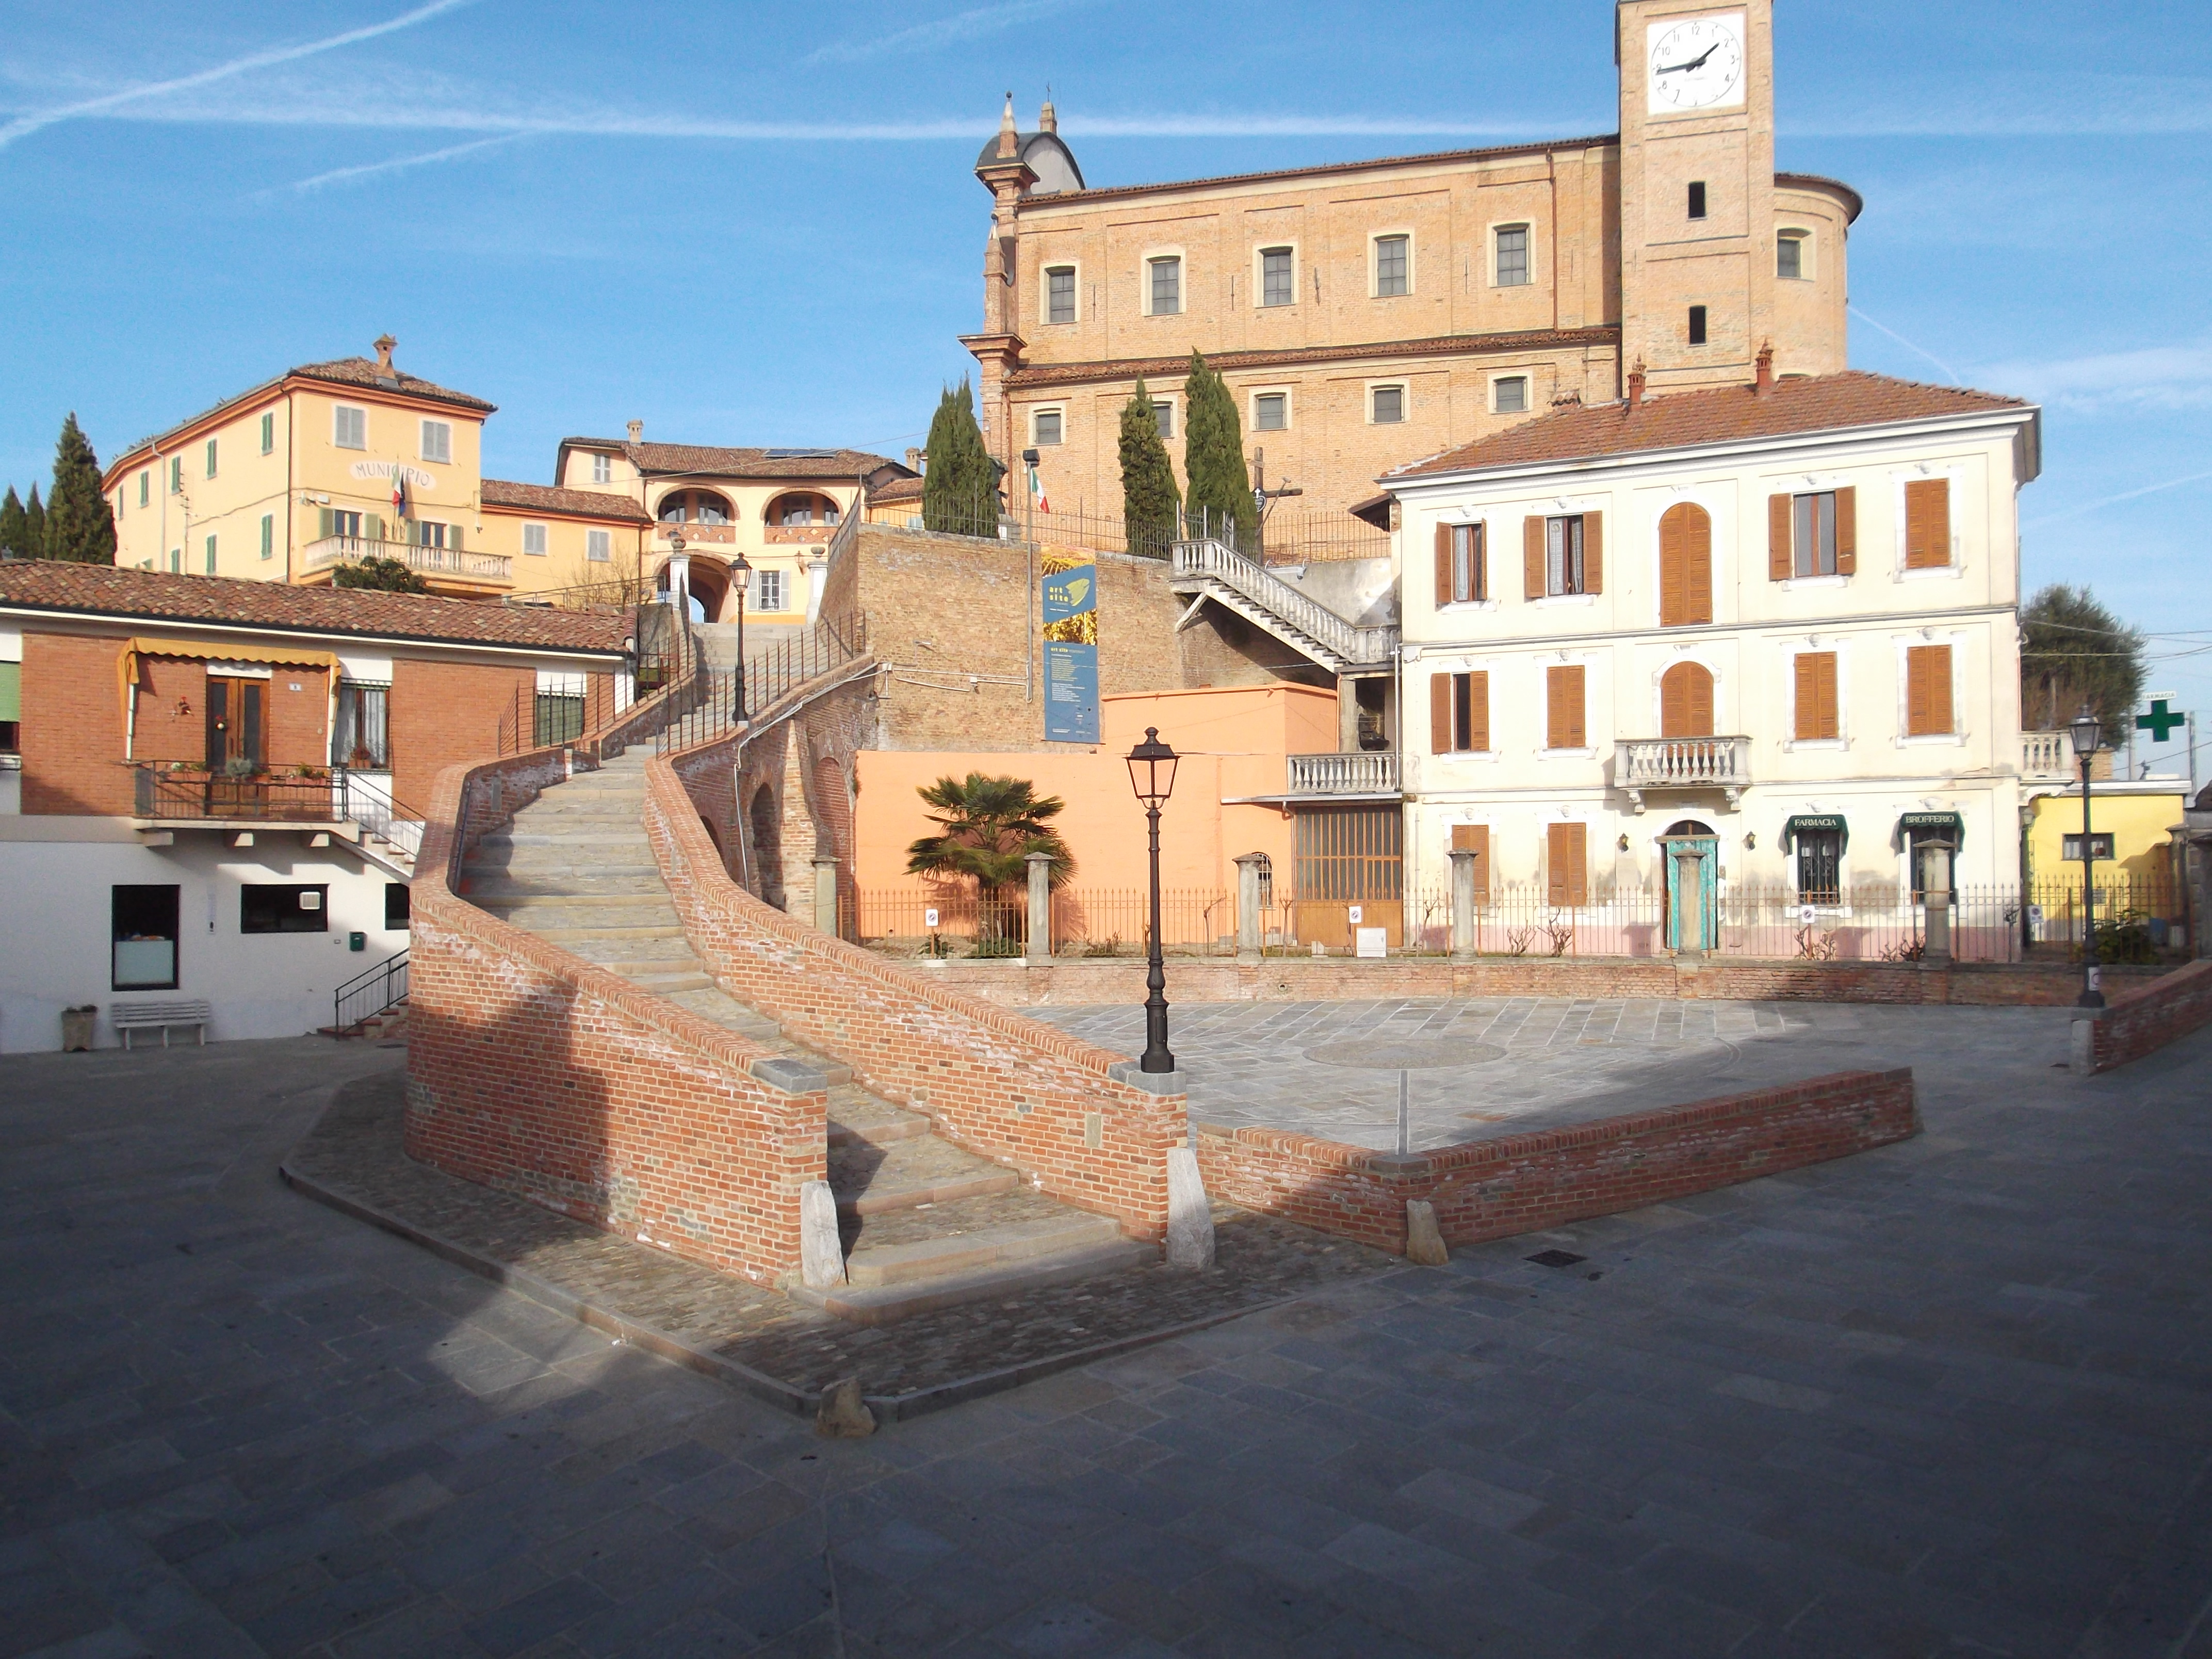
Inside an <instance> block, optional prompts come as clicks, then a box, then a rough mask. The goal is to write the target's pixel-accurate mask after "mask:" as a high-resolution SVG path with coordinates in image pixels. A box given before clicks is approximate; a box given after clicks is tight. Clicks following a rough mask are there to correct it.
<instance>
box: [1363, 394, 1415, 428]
mask: <svg viewBox="0 0 2212 1659" xmlns="http://www.w3.org/2000/svg"><path fill="white" fill-rule="evenodd" d="M1367 407H1368V418H1369V419H1370V421H1372V422H1374V423H1375V424H1376V426H1395V425H1396V424H1397V423H1398V422H1401V421H1402V420H1404V419H1405V418H1406V388H1405V387H1404V386H1375V387H1373V388H1371V389H1370V391H1369V392H1368V394H1367Z"/></svg>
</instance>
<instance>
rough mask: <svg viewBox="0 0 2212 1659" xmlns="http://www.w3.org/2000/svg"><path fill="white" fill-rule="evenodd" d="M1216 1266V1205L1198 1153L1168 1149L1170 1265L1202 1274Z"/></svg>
mask: <svg viewBox="0 0 2212 1659" xmlns="http://www.w3.org/2000/svg"><path fill="white" fill-rule="evenodd" d="M1212 1265H1213V1206H1212V1205H1211V1204H1209V1203H1208V1202H1207V1201H1206V1180H1205V1177H1204V1176H1201V1175H1200V1173H1199V1169H1198V1154H1197V1153H1196V1152H1193V1151H1192V1150H1191V1149H1190V1148H1189V1147H1188V1146H1171V1147H1170V1148H1169V1149H1168V1266H1169V1267H1188V1268H1189V1269H1191V1270H1192V1271H1194V1272H1203V1271H1204V1270H1205V1269H1206V1268H1208V1267H1212Z"/></svg>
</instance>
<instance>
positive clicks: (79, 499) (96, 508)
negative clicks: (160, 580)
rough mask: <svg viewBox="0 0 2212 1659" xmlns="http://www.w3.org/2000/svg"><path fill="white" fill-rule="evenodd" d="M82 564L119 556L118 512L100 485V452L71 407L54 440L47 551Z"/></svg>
mask: <svg viewBox="0 0 2212 1659" xmlns="http://www.w3.org/2000/svg"><path fill="white" fill-rule="evenodd" d="M45 556H46V557H47V558H49V559H67V560H70V561H71V562H74V563H77V564H113V563H114V562H115V515H114V513H112V511H110V510H109V507H108V505H107V497H106V495H102V494H101V493H100V458H99V457H98V456H97V455H95V454H94V453H92V444H91V441H90V440H88V438H86V436H85V435H84V431H83V429H82V428H81V427H79V426H78V425H77V423H76V410H70V416H69V418H68V419H67V420H65V421H64V422H62V435H61V437H60V439H59V441H57V442H56V443H55V445H54V488H53V493H52V495H50V496H48V497H47V500H46V554H45Z"/></svg>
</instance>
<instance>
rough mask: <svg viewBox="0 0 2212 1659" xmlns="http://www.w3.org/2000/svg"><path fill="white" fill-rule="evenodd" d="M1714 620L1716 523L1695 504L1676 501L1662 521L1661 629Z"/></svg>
mask: <svg viewBox="0 0 2212 1659" xmlns="http://www.w3.org/2000/svg"><path fill="white" fill-rule="evenodd" d="M1712 619H1713V521H1712V520H1711V518H1709V517H1708V516H1707V515H1706V513H1705V508H1703V507H1699V505H1697V503H1696V502H1694V501H1677V502H1676V503H1675V504H1674V506H1672V507H1668V509H1667V512H1666V516H1665V517H1663V518H1662V519H1661V520H1659V625H1660V626H1661V627H1662V628H1684V627H1687V626H1688V625H1690V624H1691V623H1709V622H1711V620H1712Z"/></svg>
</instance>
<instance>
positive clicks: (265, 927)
mask: <svg viewBox="0 0 2212 1659" xmlns="http://www.w3.org/2000/svg"><path fill="white" fill-rule="evenodd" d="M330 896H331V890H330V889H329V888H327V887H307V886H295V885H293V884H290V883H289V882H249V883H247V884H246V885H245V886H243V887H240V889H239V890H238V931H239V932H240V933H328V932H330V927H331V923H330V914H329V911H330V907H329V900H330Z"/></svg>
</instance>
